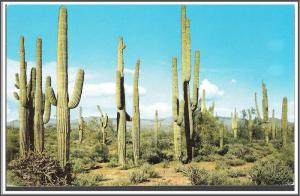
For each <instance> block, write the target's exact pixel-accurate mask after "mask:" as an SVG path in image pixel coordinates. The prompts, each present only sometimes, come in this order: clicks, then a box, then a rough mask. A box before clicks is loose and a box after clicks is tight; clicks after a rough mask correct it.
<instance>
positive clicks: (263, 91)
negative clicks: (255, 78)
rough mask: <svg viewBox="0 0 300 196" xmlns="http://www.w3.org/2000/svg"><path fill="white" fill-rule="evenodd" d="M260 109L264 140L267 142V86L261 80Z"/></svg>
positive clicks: (268, 127) (268, 125)
mask: <svg viewBox="0 0 300 196" xmlns="http://www.w3.org/2000/svg"><path fill="white" fill-rule="evenodd" d="M262 93H263V99H262V109H263V122H262V123H263V128H264V133H265V142H266V143H269V132H270V123H269V108H268V93H267V88H266V85H265V83H264V82H262Z"/></svg>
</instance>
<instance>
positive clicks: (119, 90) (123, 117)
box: [116, 37, 131, 166]
mask: <svg viewBox="0 0 300 196" xmlns="http://www.w3.org/2000/svg"><path fill="white" fill-rule="evenodd" d="M125 48H126V45H125V44H124V43H123V38H122V37H120V38H119V44H118V69H117V74H116V103H117V110H118V113H117V130H118V160H119V164H120V165H121V166H125V164H126V121H131V117H130V116H129V115H128V114H127V113H126V104H125V88H124V60H123V50H124V49H125Z"/></svg>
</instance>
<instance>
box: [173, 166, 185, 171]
mask: <svg viewBox="0 0 300 196" xmlns="http://www.w3.org/2000/svg"><path fill="white" fill-rule="evenodd" d="M183 169H184V166H183V165H180V164H178V165H176V166H175V168H174V170H175V172H177V173H178V172H182V171H183Z"/></svg>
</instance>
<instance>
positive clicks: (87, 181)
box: [73, 174, 104, 186]
mask: <svg viewBox="0 0 300 196" xmlns="http://www.w3.org/2000/svg"><path fill="white" fill-rule="evenodd" d="M103 180H104V176H103V175H102V174H98V175H88V176H84V175H81V176H78V177H76V178H75V180H74V183H73V184H74V185H75V186H97V184H98V182H101V181H103Z"/></svg>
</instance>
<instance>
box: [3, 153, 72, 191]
mask: <svg viewBox="0 0 300 196" xmlns="http://www.w3.org/2000/svg"><path fill="white" fill-rule="evenodd" d="M8 169H10V170H11V171H13V173H14V175H15V176H17V177H18V178H19V179H20V180H21V181H22V182H23V183H24V184H26V185H27V186H61V185H67V184H69V183H70V181H71V179H70V178H68V177H70V176H69V175H68V174H69V173H68V172H67V170H66V171H64V170H63V169H62V168H61V167H60V164H59V162H58V161H57V160H54V159H52V158H50V157H49V156H46V155H45V154H38V153H34V152H29V153H28V154H27V155H26V156H24V157H21V158H18V159H16V160H13V161H11V162H10V164H9V168H8Z"/></svg>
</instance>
